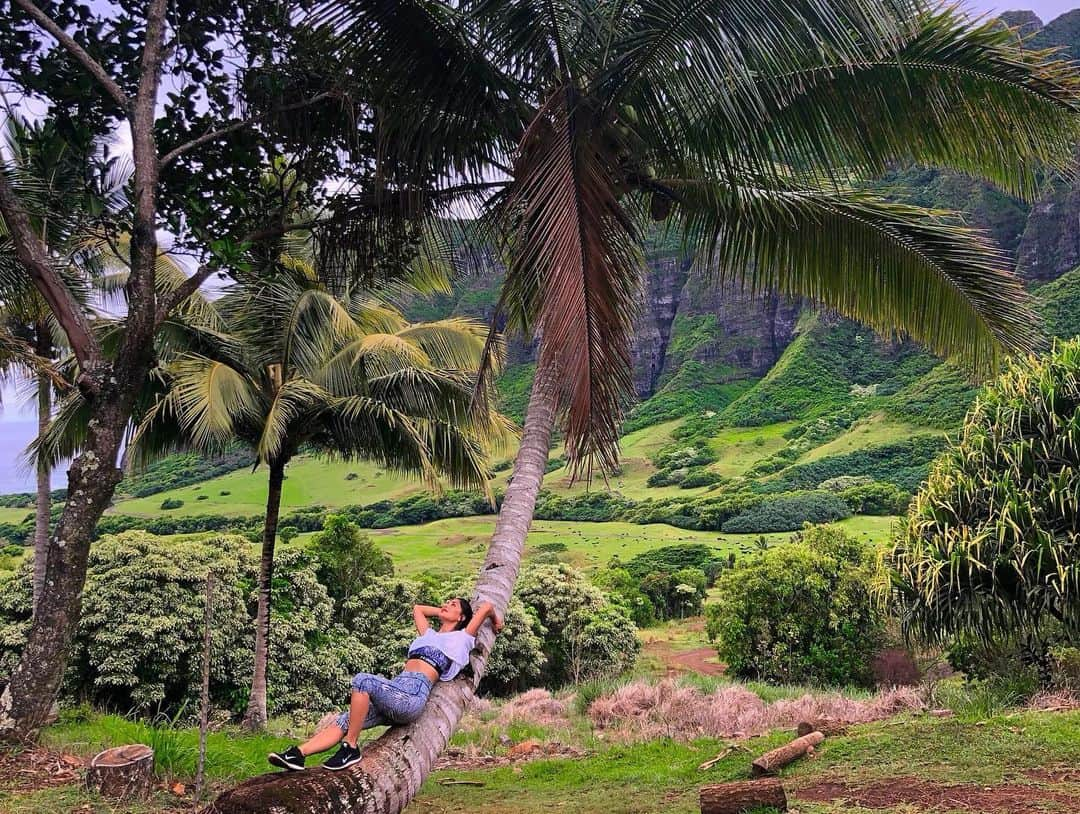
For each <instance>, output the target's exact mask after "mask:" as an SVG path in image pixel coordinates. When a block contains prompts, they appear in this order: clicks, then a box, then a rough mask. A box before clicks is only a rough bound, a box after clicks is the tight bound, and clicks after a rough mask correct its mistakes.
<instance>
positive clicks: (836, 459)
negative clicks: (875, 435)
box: [754, 434, 947, 493]
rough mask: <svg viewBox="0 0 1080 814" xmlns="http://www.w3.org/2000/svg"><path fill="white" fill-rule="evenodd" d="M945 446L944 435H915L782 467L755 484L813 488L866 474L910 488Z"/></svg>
mask: <svg viewBox="0 0 1080 814" xmlns="http://www.w3.org/2000/svg"><path fill="white" fill-rule="evenodd" d="M946 445H947V442H946V439H945V437H944V436H943V435H938V434H934V435H930V434H923V435H915V436H912V437H911V438H908V439H905V440H903V441H897V442H895V443H891V444H879V445H877V446H872V447H866V448H864V449H858V450H855V451H854V452H848V453H844V454H843V455H830V456H828V457H825V458H820V459H818V460H816V461H811V462H809V463H805V464H796V465H794V466H790V467H788V468H787V469H785V470H784V471H783V472H782V473H781V474H780V475H779V476H778V477H776V478H773V479H771V480H768V481H764V482H761V483H759V484H756V485H755V486H754V489H755V491H758V492H762V493H769V492H788V491H792V490H796V489H814V488H816V487H817V486H818V484H820V483H821V482H822V481H827V480H830V479H832V478H837V477H840V476H843V475H848V476H851V475H856V476H857V475H865V476H867V477H870V478H873V479H874V480H876V481H884V482H888V483H893V484H895V485H897V486H899V487H900V488H901V489H907V490H909V491H913V490H915V489H917V488H918V487H919V484H920V483H921V482H922V481H923V480H925V479H926V474H927V472H928V471H929V469H930V464H931V462H932V461H933V460H934V459H935V458H936V457H937V456H938V455H939V454H940V453H941V452H942V450H944V449H945V447H946Z"/></svg>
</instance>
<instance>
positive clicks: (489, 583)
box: [204, 369, 556, 814]
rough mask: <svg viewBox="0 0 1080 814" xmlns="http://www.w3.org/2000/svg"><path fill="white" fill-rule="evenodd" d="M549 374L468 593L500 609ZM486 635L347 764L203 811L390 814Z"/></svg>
mask: <svg viewBox="0 0 1080 814" xmlns="http://www.w3.org/2000/svg"><path fill="white" fill-rule="evenodd" d="M545 370H546V369H545ZM551 381H552V378H551V377H550V376H549V375H542V374H541V372H540V370H539V369H538V372H537V377H536V380H535V381H534V383H533V390H532V394H531V396H530V397H529V408H528V413H527V415H526V420H525V430H524V433H523V434H522V438H521V447H520V449H519V450H518V454H517V460H516V461H515V463H514V473H513V477H512V478H511V480H510V485H509V486H508V487H507V490H506V497H505V498H504V500H503V504H502V509H501V510H500V511H499V518H498V521H497V522H496V523H495V533H494V534H493V535H492V538H491V543H490V545H489V546H488V552H487V557H486V558H485V560H484V565H483V568H482V569H481V571H480V577H479V579H477V581H476V590H475V595H476V597H477V598H478V599H486V600H488V601H490V602H492V603H493V604H494V605H495V607H496V608H498V609H499V610H500V611H505V610H506V606H507V604H508V603H509V601H510V594H511V592H512V591H513V588H514V582H515V581H516V580H517V574H518V568H519V567H520V565H521V555H522V551H523V550H524V547H525V537H526V535H527V534H528V533H529V526H530V525H531V524H532V515H533V509H534V507H535V505H536V496H537V494H538V493H539V492H540V486H541V484H542V483H543V480H544V468H545V466H546V464H547V458H548V447H549V446H550V444H551V429H552V425H553V424H554V421H555V409H556V397H555V393H554V389H553V388H552V387H551ZM494 639H495V634H494V632H493V630H492V628H491V626H490V625H484V626H483V627H482V628H481V629H480V633H479V635H478V636H477V646H476V649H475V650H474V651H473V654H472V675H470V676H467V677H461V678H458V679H456V680H455V681H449V682H441V683H439V684H438V685H437V686H436V687H435V689H434V690H433V691H432V693H431V698H430V699H429V700H428V702H427V706H425V707H424V712H423V715H421V717H420V718H419V720H417V721H415V722H414V723H412V724H409V725H408V726H402V727H395V728H393V729H390V730H389V731H387V733H386V734H385V735H383V736H382V737H381V738H379V739H378V740H377V741H376V742H375V743H374V744H372V745H371V746H369V747H367V748H366V749H365V750H364V758H363V760H361V761H360V763H358V764H357V765H356V766H354V767H353V768H351V769H350V770H348V771H344V772H283V773H275V774H266V775H262V776H260V777H256V778H254V779H253V780H249V781H247V782H246V783H243V784H241V785H240V786H237V787H236V788H234V789H232V790H231V791H227V792H225V793H224V794H223V795H221V796H220V797H219V798H218V799H217V800H216V801H215V802H214V803H213V804H212V805H211V806H209V807H208V808H207V809H206V810H205V811H204V814H239V813H240V812H245V814H254V813H255V812H260V813H264V814H286V812H289V814H298V813H299V814H314V812H320V814H322V813H323V812H327V813H329V812H335V811H340V812H345V811H347V812H349V813H350V814H398V813H399V812H400V811H401V810H402V809H404V808H405V806H406V805H407V804H408V803H409V801H410V800H412V798H413V797H414V796H415V795H416V792H417V790H418V789H419V788H420V784H421V783H423V781H424V778H425V777H427V775H428V774H429V773H430V771H431V768H432V766H433V765H434V763H435V759H436V758H437V757H438V756H439V754H440V753H441V752H442V750H443V749H445V748H446V744H447V743H448V742H449V740H450V736H451V735H452V734H453V732H454V729H455V728H456V727H457V724H458V721H459V720H460V719H461V716H462V714H463V713H464V711H465V709H466V707H467V706H468V703H469V701H470V700H471V699H472V697H473V694H474V693H475V691H476V687H477V685H478V684H479V683H480V679H481V678H482V677H483V674H484V667H485V665H486V663H487V656H488V654H489V653H490V652H491V646H492V644H493V643H494Z"/></svg>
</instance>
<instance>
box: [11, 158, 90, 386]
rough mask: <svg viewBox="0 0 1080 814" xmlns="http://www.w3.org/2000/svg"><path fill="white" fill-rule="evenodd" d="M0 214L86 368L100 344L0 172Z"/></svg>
mask: <svg viewBox="0 0 1080 814" xmlns="http://www.w3.org/2000/svg"><path fill="white" fill-rule="evenodd" d="M0 215H3V217H4V224H5V225H6V226H7V230H8V233H9V234H10V235H11V237H12V241H13V242H14V244H15V255H16V257H18V259H19V262H20V263H21V264H22V267H23V268H24V269H25V270H26V273H27V275H28V276H29V277H30V279H31V281H32V282H33V283H34V287H35V288H36V289H37V290H38V292H39V293H40V294H41V296H42V297H43V298H44V299H45V302H47V303H48V304H49V308H50V309H51V310H52V312H53V314H54V315H55V316H56V319H57V321H58V322H59V323H60V327H61V328H63V330H64V333H65V334H66V335H67V338H68V342H69V343H70V344H71V349H72V351H73V352H74V354H75V358H76V359H78V361H79V365H80V367H82V369H83V370H84V371H85V370H89V369H91V368H92V367H94V366H95V365H96V364H97V363H98V362H100V361H101V358H102V356H101V346H100V345H99V344H98V341H97V339H96V338H95V337H94V333H93V331H92V330H91V329H90V322H89V320H88V319H87V318H86V313H85V312H84V311H83V308H82V306H81V305H79V303H78V302H77V301H76V300H75V297H73V296H72V294H71V291H70V290H69V289H68V287H67V286H66V285H65V284H64V281H63V279H62V278H61V277H60V275H59V274H57V272H56V269H55V268H54V267H53V264H52V262H51V261H50V259H49V250H48V248H47V247H46V246H45V245H44V244H43V243H42V242H41V239H40V238H38V236H37V235H36V234H35V233H34V229H33V227H32V226H31V225H30V217H29V216H28V215H27V213H26V210H25V209H24V208H23V206H22V204H21V203H20V202H19V199H18V196H17V195H16V194H15V190H13V189H12V188H11V184H10V182H9V181H8V179H7V176H6V175H4V173H3V172H0Z"/></svg>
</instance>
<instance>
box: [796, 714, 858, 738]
mask: <svg viewBox="0 0 1080 814" xmlns="http://www.w3.org/2000/svg"><path fill="white" fill-rule="evenodd" d="M795 732H796V733H797V734H798V735H799V737H800V738H801V737H802V736H803V735H809V734H810V733H811V732H820V733H821V734H822V735H825V736H826V737H829V738H832V737H835V736H836V735H843V734H844V733H846V732H847V725H846V724H844V723H843V722H842V721H838V720H836V719H835V718H815V719H813V720H810V721H799V725H798V726H797V727H795Z"/></svg>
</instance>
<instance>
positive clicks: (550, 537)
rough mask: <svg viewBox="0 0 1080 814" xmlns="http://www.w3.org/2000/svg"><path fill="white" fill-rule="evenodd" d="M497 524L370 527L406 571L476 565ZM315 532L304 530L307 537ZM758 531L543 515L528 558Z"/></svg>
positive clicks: (489, 520) (741, 542) (848, 524)
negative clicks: (543, 552)
mask: <svg viewBox="0 0 1080 814" xmlns="http://www.w3.org/2000/svg"><path fill="white" fill-rule="evenodd" d="M892 522H893V518H891V517H864V516H858V517H851V518H848V519H847V520H844V521H842V522H841V523H840V525H841V526H843V527H844V528H846V529H847V530H848V531H850V532H851V533H853V534H858V535H859V536H860V537H862V538H863V539H867V540H871V541H877V540H880V539H883V538H884V537H885V536H886V535H887V534H888V531H889V528H890V527H891V525H892ZM494 528H495V518H494V517H493V516H490V517H455V518H450V519H448V520H437V521H435V522H434V523H426V524H424V525H420V526H396V527H394V528H389V529H371V530H369V531H368V532H367V533H368V534H370V535H371V536H372V539H374V540H375V542H376V543H377V544H378V545H379V547H381V548H382V549H383V550H384V551H386V552H387V553H388V554H390V556H391V557H393V560H394V567H395V568H396V569H397V570H398V572H399V573H402V574H410V573H417V572H420V571H433V572H441V573H447V574H454V573H458V572H460V571H461V570H465V571H472V570H473V569H475V568H476V567H477V566H478V565H479V564H480V562H481V561H482V560H483V557H484V550H485V548H486V547H487V542H488V539H489V538H490V536H491V533H492V531H493V530H494ZM310 536H311V535H307V534H302V535H300V536H299V537H297V542H298V543H302V542H303V541H304V540H305V539H308V538H309V537H310ZM760 536H762V535H758V534H721V533H719V532H714V531H688V530H686V529H680V528H676V527H675V526H668V525H665V524H663V523H653V524H650V525H647V526H639V525H635V524H633V523H583V522H569V521H555V520H537V521H535V522H534V523H533V524H532V530H531V531H530V532H529V537H528V540H527V543H526V550H525V558H526V560H528V559H529V558H530V557H531V556H532V555H533V554H535V553H536V551H537V546H539V545H540V544H542V543H552V542H561V543H565V544H566V546H567V551H566V552H564V556H565V558H566V560H567V561H568V562H570V563H571V564H573V565H575V566H576V567H578V568H582V569H586V570H589V569H592V568H596V567H599V566H603V565H606V564H607V562H608V561H609V560H610V559H611V558H612V557H613V556H616V555H617V556H618V557H619V558H621V559H624V560H626V559H630V558H631V557H633V556H635V555H636V554H640V553H641V552H643V551H648V550H650V549H653V548H658V547H660V546H665V545H674V544H677V543H704V544H705V545H708V546H712V547H713V548H716V549H717V551H718V553H720V554H722V555H725V556H726V554H727V552H729V551H734V552H735V553H736V555H740V554H744V553H747V552H750V551H752V550H753V548H754V545H755V541H756V540H757V538H758V537H760ZM764 536H765V538H766V539H767V540H769V542H770V543H772V544H776V543H782V542H785V541H787V539H788V538H789V537H790V536H791V533H790V532H778V533H776V534H766V535H764Z"/></svg>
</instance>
